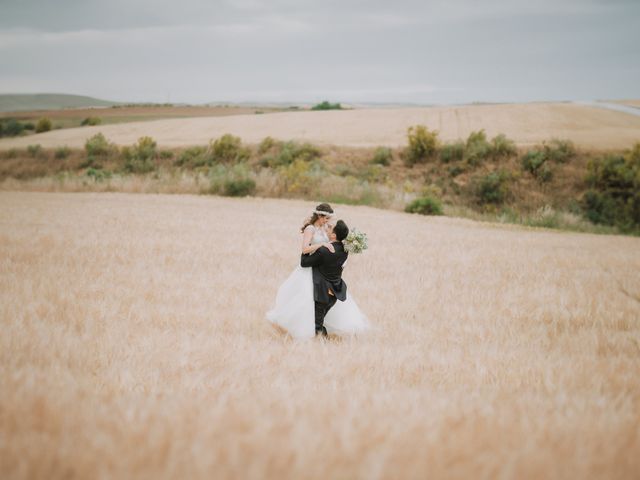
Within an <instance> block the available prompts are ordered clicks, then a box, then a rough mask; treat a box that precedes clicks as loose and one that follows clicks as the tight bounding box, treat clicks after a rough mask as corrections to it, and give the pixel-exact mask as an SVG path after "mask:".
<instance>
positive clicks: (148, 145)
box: [133, 137, 158, 160]
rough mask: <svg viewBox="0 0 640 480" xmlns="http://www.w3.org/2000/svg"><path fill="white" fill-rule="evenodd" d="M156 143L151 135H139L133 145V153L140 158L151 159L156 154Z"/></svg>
mask: <svg viewBox="0 0 640 480" xmlns="http://www.w3.org/2000/svg"><path fill="white" fill-rule="evenodd" d="M157 146H158V145H157V143H156V141H155V140H154V139H153V138H151V137H140V138H139V139H138V143H136V144H135V145H134V146H133V154H134V155H135V156H136V157H138V158H139V159H141V160H151V159H153V158H155V157H156V155H157V150H156V147H157Z"/></svg>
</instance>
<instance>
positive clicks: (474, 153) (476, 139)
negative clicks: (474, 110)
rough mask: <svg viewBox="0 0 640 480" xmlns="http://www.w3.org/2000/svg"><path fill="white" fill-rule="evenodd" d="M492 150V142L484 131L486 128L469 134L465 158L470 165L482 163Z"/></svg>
mask: <svg viewBox="0 0 640 480" xmlns="http://www.w3.org/2000/svg"><path fill="white" fill-rule="evenodd" d="M491 152H492V149H491V144H490V143H489V142H488V141H487V135H486V134H485V133H484V130H479V131H477V132H471V133H470V134H469V137H468V138H467V144H466V146H465V152H464V159H465V160H466V161H467V163H468V164H469V165H472V166H477V165H480V164H481V163H482V162H483V161H484V160H485V159H486V158H487V157H489V156H490V155H491Z"/></svg>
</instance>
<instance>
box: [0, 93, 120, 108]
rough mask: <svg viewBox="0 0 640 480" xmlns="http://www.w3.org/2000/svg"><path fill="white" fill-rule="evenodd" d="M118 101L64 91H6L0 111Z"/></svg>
mask: <svg viewBox="0 0 640 480" xmlns="http://www.w3.org/2000/svg"><path fill="white" fill-rule="evenodd" d="M117 104H118V103H117V102H110V101H108V100H100V99H98V98H93V97H85V96H83V95H67V94H64V93H33V94H32V93H25V94H17V93H8V94H7V93H5V94H0V112H22V111H26V110H58V109H61V108H86V107H110V106H112V105H117Z"/></svg>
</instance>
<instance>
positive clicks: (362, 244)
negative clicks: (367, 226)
mask: <svg viewBox="0 0 640 480" xmlns="http://www.w3.org/2000/svg"><path fill="white" fill-rule="evenodd" d="M368 242H369V241H368V240H367V234H366V233H364V232H361V231H360V230H358V229H356V228H353V229H352V230H351V231H350V232H349V235H347V238H345V239H344V240H343V241H342V243H344V249H345V250H346V251H347V252H348V253H362V252H363V251H364V250H366V249H367V248H369V243H368Z"/></svg>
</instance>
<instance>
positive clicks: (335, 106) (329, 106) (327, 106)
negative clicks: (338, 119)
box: [311, 100, 342, 110]
mask: <svg viewBox="0 0 640 480" xmlns="http://www.w3.org/2000/svg"><path fill="white" fill-rule="evenodd" d="M311 110H342V105H340V104H339V103H330V102H328V101H327V100H325V101H324V102H320V103H318V104H316V105H314V106H313V107H311Z"/></svg>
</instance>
